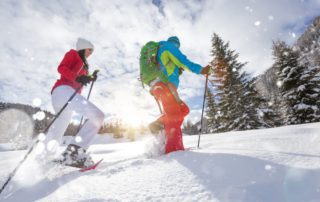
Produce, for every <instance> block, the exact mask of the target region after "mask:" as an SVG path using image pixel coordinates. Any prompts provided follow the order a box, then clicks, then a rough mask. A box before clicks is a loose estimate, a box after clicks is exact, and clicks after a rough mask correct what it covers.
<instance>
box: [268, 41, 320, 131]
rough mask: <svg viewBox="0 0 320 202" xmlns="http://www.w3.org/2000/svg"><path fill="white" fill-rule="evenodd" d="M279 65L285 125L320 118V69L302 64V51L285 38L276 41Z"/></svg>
mask: <svg viewBox="0 0 320 202" xmlns="http://www.w3.org/2000/svg"><path fill="white" fill-rule="evenodd" d="M273 55H274V59H275V64H274V65H275V66H276V67H277V68H278V78H279V79H278V82H279V88H280V94H281V96H282V98H283V99H282V102H281V104H280V107H281V110H282V114H283V118H284V121H285V124H288V125H290V124H301V123H308V122H314V121H319V106H318V104H317V101H318V100H319V99H318V98H319V95H318V94H319V85H318V80H317V79H316V78H315V75H316V72H315V71H316V70H315V69H311V70H310V69H308V68H307V67H306V66H304V65H303V64H302V63H300V64H299V58H300V54H299V51H297V50H293V48H291V47H290V46H288V45H287V44H286V43H285V42H283V41H277V42H274V43H273Z"/></svg>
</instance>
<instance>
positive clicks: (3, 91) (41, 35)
mask: <svg viewBox="0 0 320 202" xmlns="http://www.w3.org/2000/svg"><path fill="white" fill-rule="evenodd" d="M0 7H1V12H0V23H1V25H2V31H1V33H0V35H1V37H0V47H1V53H2V54H1V55H0V68H1V74H0V100H1V101H8V102H17V103H24V104H33V103H35V100H41V104H40V107H41V108H43V109H46V110H50V111H52V107H51V98H50V90H51V87H52V85H53V84H54V82H55V80H56V79H57V78H58V76H59V75H58V73H57V70H56V68H57V66H58V64H59V62H60V61H61V59H62V57H63V55H64V54H65V52H66V51H68V50H69V49H71V48H74V46H75V42H76V39H77V37H84V38H87V39H89V40H91V41H92V42H93V43H94V45H95V47H96V48H95V52H94V54H93V55H92V56H91V57H90V58H89V63H90V66H91V67H90V68H91V69H92V71H93V70H94V69H95V68H99V69H100V70H101V71H100V75H99V78H98V81H97V83H96V84H95V86H94V89H93V92H92V96H91V98H90V100H92V101H93V102H94V103H96V104H97V105H98V106H99V107H100V108H101V109H102V110H103V111H104V112H105V114H106V115H107V118H108V119H112V118H116V117H117V118H122V119H124V120H125V121H126V122H130V123H132V124H137V123H138V122H141V121H143V122H145V121H146V122H148V121H151V120H152V119H154V118H156V117H157V116H158V115H159V112H158V108H157V105H156V103H155V101H154V100H153V98H152V96H150V95H149V93H148V90H147V89H142V87H141V84H140V83H139V81H138V80H137V78H138V77H139V72H138V69H139V61H138V57H139V52H140V48H141V46H142V45H143V44H144V43H146V42H147V41H149V40H156V41H158V40H164V39H167V38H168V37H169V36H172V35H177V36H178V37H179V38H180V40H181V50H182V51H183V52H184V53H185V54H186V55H187V56H188V58H189V59H190V60H192V61H194V62H197V63H199V64H201V65H203V66H205V65H207V64H208V62H209V61H210V60H211V57H210V45H211V44H210V42H211V36H212V34H213V32H216V33H217V34H219V35H220V36H221V38H222V39H223V40H225V41H229V42H230V46H231V48H232V49H234V50H236V51H237V52H238V53H239V54H240V57H239V59H240V61H241V62H248V65H246V67H245V70H246V71H247V72H249V73H251V74H252V75H258V74H261V73H263V72H264V71H265V70H266V69H267V68H269V67H270V65H271V64H272V55H271V46H272V41H273V40H277V39H281V40H284V41H286V42H288V43H289V44H292V43H293V42H294V41H296V40H297V38H298V37H299V35H300V34H301V33H302V32H303V31H304V30H305V29H306V27H307V26H308V24H309V23H310V22H311V21H312V19H313V18H314V17H315V16H317V15H319V10H320V0H308V1H307V0H269V1H263V0H237V1H234V0H233V1H231V0H185V1H182V0H181V1H174V0H131V1H124V0H123V1H104V0H90V1H89V0H66V1H64V0H60V1H46V0H26V1H19V0H2V1H1V2H0ZM203 90H204V78H203V77H202V76H199V75H194V74H192V73H184V74H183V76H182V78H181V82H180V88H179V93H180V95H181V97H182V98H183V99H184V100H185V101H186V103H187V104H188V105H189V106H190V108H191V110H192V111H191V114H190V115H189V116H188V117H187V119H190V120H191V121H193V122H195V121H197V120H199V118H200V114H201V106H202V97H203ZM87 92H88V91H87V90H85V91H84V92H83V95H85V96H86V95H87Z"/></svg>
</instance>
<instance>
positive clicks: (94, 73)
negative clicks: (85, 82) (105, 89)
mask: <svg viewBox="0 0 320 202" xmlns="http://www.w3.org/2000/svg"><path fill="white" fill-rule="evenodd" d="M98 72H99V70H98V69H96V70H94V72H93V73H92V77H95V76H97V74H98ZM94 82H95V81H92V82H91V86H90V89H89V93H88V96H87V100H89V97H90V94H91V91H92V88H93V84H94ZM82 121H83V116H81V120H80V123H79V128H78V132H79V131H80V129H81V125H82Z"/></svg>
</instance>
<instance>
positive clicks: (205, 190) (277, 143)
mask: <svg viewBox="0 0 320 202" xmlns="http://www.w3.org/2000/svg"><path fill="white" fill-rule="evenodd" d="M319 131H320V124H319V123H313V124H304V125H294V126H286V127H279V128H273V129H263V130H251V131H242V132H239V131H234V132H228V133H221V134H212V135H202V136H201V148H200V149H195V148H192V149H191V150H186V151H179V152H173V153H170V154H168V155H162V156H158V157H153V158H148V157H147V156H148V155H147V154H148V153H150V150H152V149H154V148H152V147H150V146H152V144H151V143H152V142H153V143H154V138H153V137H151V136H146V137H145V138H141V139H139V140H138V141H135V142H130V141H127V140H124V139H113V138H111V137H110V136H109V135H103V136H97V138H96V139H95V140H94V144H93V145H92V146H91V148H90V149H89V151H90V153H91V155H92V157H93V158H94V160H96V161H97V160H99V159H101V158H103V159H104V161H103V162H102V163H101V164H100V165H99V167H98V168H97V169H96V170H94V171H90V172H86V173H80V172H78V171H77V170H75V169H72V168H50V167H49V166H47V167H46V166H42V167H41V166H40V165H39V164H37V163H35V162H36V161H34V160H33V159H32V158H28V159H27V161H26V162H25V164H23V166H22V167H21V169H20V170H19V172H18V173H17V175H16V176H15V177H14V178H13V180H12V181H11V182H10V183H9V186H8V187H7V188H6V190H5V191H4V192H3V193H1V195H0V201H17V202H18V201H82V202H83V201H95V202H98V201H99V202H100V201H221V202H242V201H244V202H257V201H261V202H270V201H272V202H317V201H320V134H319ZM197 141H198V136H184V143H185V146H186V147H187V148H190V147H195V146H196V145H197ZM0 148H2V149H1V150H0V151H1V152H0V184H1V185H2V184H3V182H4V180H5V179H6V178H7V177H8V174H9V173H10V172H11V171H12V170H13V169H14V167H15V166H16V165H17V163H18V162H19V161H20V160H21V158H22V157H23V156H24V155H25V153H26V151H25V150H20V151H7V150H5V149H3V148H4V147H3V146H1V147H0Z"/></svg>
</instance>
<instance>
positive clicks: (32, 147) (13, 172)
mask: <svg viewBox="0 0 320 202" xmlns="http://www.w3.org/2000/svg"><path fill="white" fill-rule="evenodd" d="M81 88H82V85H81V86H80V87H79V88H77V89H76V91H75V92H74V93H73V94H72V95H71V96H70V98H69V100H68V101H67V102H66V104H65V105H64V106H63V107H62V108H61V109H60V111H59V112H58V113H57V115H56V116H55V117H54V119H53V120H52V121H51V123H50V124H49V125H48V126H47V127H46V129H45V130H44V132H43V133H47V132H48V130H49V128H50V127H51V125H52V124H53V123H54V122H55V120H57V118H58V117H59V116H60V114H61V113H62V112H63V110H64V109H65V108H66V107H67V106H68V104H69V103H70V102H71V100H72V99H73V98H74V97H75V96H76V95H77V93H78V92H79V90H80V89H81ZM38 142H39V139H37V140H36V141H35V142H34V143H33V144H32V146H31V147H30V149H29V150H28V152H27V154H26V155H25V156H24V157H23V159H22V160H21V161H20V162H19V163H18V165H17V166H16V167H15V169H14V170H13V171H12V172H11V173H10V174H9V177H8V179H7V181H6V182H5V183H4V184H3V185H2V187H1V189H0V194H1V193H2V191H3V190H4V189H5V188H6V186H7V185H8V183H9V182H10V181H11V179H12V178H13V177H14V175H15V174H16V172H17V170H18V169H19V167H20V166H21V165H22V164H23V162H24V161H25V160H26V159H27V157H28V156H29V154H30V153H31V152H32V150H33V149H34V147H35V145H37V144H38Z"/></svg>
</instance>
